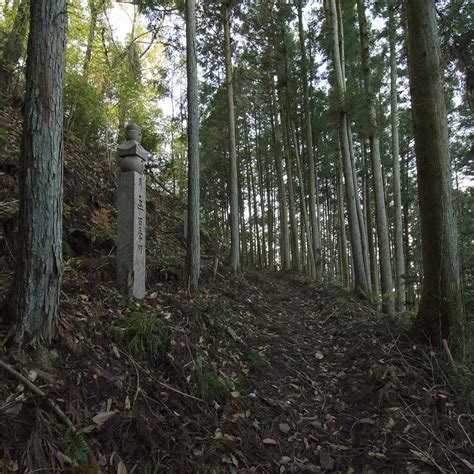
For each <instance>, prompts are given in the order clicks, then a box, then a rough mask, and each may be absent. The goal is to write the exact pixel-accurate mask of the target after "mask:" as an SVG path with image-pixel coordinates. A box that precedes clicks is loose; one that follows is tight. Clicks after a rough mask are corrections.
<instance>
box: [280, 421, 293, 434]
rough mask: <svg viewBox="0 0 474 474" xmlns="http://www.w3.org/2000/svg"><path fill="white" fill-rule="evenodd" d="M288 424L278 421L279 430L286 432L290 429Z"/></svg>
mask: <svg viewBox="0 0 474 474" xmlns="http://www.w3.org/2000/svg"><path fill="white" fill-rule="evenodd" d="M290 429H291V428H290V425H289V424H287V423H280V431H282V432H283V433H288V431H290Z"/></svg>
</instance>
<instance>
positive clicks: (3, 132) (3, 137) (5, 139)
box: [0, 127, 8, 144]
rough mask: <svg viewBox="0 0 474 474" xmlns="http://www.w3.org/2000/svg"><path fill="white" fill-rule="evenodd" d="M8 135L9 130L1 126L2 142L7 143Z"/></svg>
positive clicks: (0, 141)
mask: <svg viewBox="0 0 474 474" xmlns="http://www.w3.org/2000/svg"><path fill="white" fill-rule="evenodd" d="M7 137H8V134H7V131H6V130H5V129H4V128H2V127H0V144H3V143H5V142H6V141H7Z"/></svg>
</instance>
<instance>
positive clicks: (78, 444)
mask: <svg viewBox="0 0 474 474" xmlns="http://www.w3.org/2000/svg"><path fill="white" fill-rule="evenodd" d="M66 452H67V455H68V456H69V457H70V458H71V459H72V460H73V461H75V462H76V463H77V464H79V465H81V464H86V463H87V461H88V449H87V443H86V441H85V439H84V437H83V436H82V435H81V434H80V433H77V432H76V433H74V432H72V431H70V432H69V434H68V437H67V449H66Z"/></svg>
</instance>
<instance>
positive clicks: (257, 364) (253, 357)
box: [245, 349, 270, 373]
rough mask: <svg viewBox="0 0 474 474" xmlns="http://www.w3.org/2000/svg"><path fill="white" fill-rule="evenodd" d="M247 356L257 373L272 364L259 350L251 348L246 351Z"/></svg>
mask: <svg viewBox="0 0 474 474" xmlns="http://www.w3.org/2000/svg"><path fill="white" fill-rule="evenodd" d="M245 357H246V359H247V360H248V363H249V366H250V368H251V369H252V370H254V371H255V372H257V373H262V372H263V371H264V370H265V369H268V367H269V366H270V362H268V360H267V359H265V357H264V356H263V355H262V354H261V353H260V352H258V351H254V350H251V349H249V350H248V351H247V352H246V353H245Z"/></svg>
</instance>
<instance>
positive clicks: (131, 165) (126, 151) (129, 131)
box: [117, 123, 148, 173]
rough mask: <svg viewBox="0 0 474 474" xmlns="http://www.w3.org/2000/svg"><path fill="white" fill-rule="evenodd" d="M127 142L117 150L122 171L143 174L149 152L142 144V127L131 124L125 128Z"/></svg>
mask: <svg viewBox="0 0 474 474" xmlns="http://www.w3.org/2000/svg"><path fill="white" fill-rule="evenodd" d="M125 138H126V141H125V142H123V143H122V144H121V145H119V146H118V148H117V153H118V155H119V156H120V157H121V158H122V159H121V160H120V169H121V170H122V171H123V172H127V171H137V172H138V173H143V171H144V169H145V162H146V160H147V159H148V152H147V151H146V150H145V148H143V147H142V146H141V144H140V142H141V140H142V127H140V125H137V124H135V123H129V124H128V125H127V127H126V128H125Z"/></svg>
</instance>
